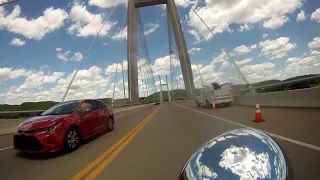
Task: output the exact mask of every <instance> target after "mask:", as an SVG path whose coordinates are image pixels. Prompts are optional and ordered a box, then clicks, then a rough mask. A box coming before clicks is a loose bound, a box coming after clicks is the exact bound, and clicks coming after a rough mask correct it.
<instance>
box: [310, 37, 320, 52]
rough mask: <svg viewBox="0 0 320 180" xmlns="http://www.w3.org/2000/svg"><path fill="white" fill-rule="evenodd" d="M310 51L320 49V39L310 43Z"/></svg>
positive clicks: (316, 38) (317, 38) (314, 39)
mask: <svg viewBox="0 0 320 180" xmlns="http://www.w3.org/2000/svg"><path fill="white" fill-rule="evenodd" d="M308 47H309V48H310V49H315V48H320V37H315V38H313V40H312V41H311V42H309V43H308Z"/></svg>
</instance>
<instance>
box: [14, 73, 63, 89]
mask: <svg viewBox="0 0 320 180" xmlns="http://www.w3.org/2000/svg"><path fill="white" fill-rule="evenodd" d="M63 75H64V73H63V72H54V73H53V74H52V75H45V73H44V72H42V71H39V72H34V73H32V74H30V75H29V76H28V77H27V78H26V80H25V81H24V83H23V84H22V85H21V86H20V87H19V88H20V89H27V88H36V87H39V86H42V85H43V84H46V83H54V82H56V81H57V80H58V79H60V78H61V77H62V76H63Z"/></svg>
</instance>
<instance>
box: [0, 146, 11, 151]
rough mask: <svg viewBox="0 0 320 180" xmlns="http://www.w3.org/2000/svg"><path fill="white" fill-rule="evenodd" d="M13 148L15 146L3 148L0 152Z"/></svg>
mask: <svg viewBox="0 0 320 180" xmlns="http://www.w3.org/2000/svg"><path fill="white" fill-rule="evenodd" d="M11 148H13V146H9V147H5V148H1V149H0V151H4V150H7V149H11Z"/></svg>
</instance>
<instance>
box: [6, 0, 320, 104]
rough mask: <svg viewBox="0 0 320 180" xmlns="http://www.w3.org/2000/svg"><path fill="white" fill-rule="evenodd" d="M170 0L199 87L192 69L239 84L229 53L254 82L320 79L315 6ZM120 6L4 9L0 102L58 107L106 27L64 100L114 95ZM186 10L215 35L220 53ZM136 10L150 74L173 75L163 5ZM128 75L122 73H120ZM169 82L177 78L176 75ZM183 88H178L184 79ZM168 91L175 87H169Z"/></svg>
mask: <svg viewBox="0 0 320 180" xmlns="http://www.w3.org/2000/svg"><path fill="white" fill-rule="evenodd" d="M4 1H6V0H0V2H4ZM175 2H176V4H177V7H178V11H179V14H180V16H181V20H182V26H183V31H184V36H185V38H186V42H187V48H188V50H189V55H190V59H191V62H192V64H193V65H192V69H193V75H194V81H195V85H196V87H200V86H201V80H200V77H199V73H198V70H197V68H196V64H198V65H199V68H200V72H201V75H202V76H203V79H204V81H205V83H211V82H213V81H217V82H221V83H222V82H232V83H243V80H242V79H241V78H240V76H239V74H238V73H237V71H236V70H235V68H234V67H233V65H231V63H230V59H229V58H228V56H227V53H229V55H230V56H231V57H232V59H231V60H233V61H236V62H237V64H238V65H239V66H240V69H241V71H242V72H243V73H244V74H245V75H246V77H247V79H248V81H249V82H250V83H254V82H258V81H262V80H267V79H286V78H288V77H292V76H296V75H304V74H311V73H319V72H320V58H319V56H317V55H319V54H320V38H319V37H320V34H319V29H320V2H319V1H316V0H285V1H281V2H279V1H276V0H259V1H258V0H236V1H223V0H206V1H200V0H188V2H189V3H190V6H188V5H187V4H185V2H184V0H175ZM117 4H118V0H89V1H80V0H76V1H64V0H55V1H53V0H51V1H37V2H35V1H27V0H21V1H18V2H16V3H11V4H8V5H5V6H1V7H0V49H1V55H0V59H1V60H0V103H9V104H19V103H21V102H24V101H41V100H54V101H60V100H61V98H62V95H63V92H64V91H65V88H66V86H67V84H68V82H69V80H70V78H71V75H72V73H73V71H74V70H75V69H76V67H77V65H78V63H79V60H81V58H82V57H83V54H84V53H85V51H86V49H87V48H88V46H89V44H90V43H91V41H92V39H93V37H94V35H95V34H96V32H97V30H98V29H99V28H100V27H101V25H102V24H103V23H104V22H106V25H105V27H104V28H103V30H102V32H101V35H100V36H99V37H98V39H97V41H96V42H95V44H94V45H93V47H92V49H91V51H90V52H89V54H88V56H87V57H86V59H85V60H84V63H83V64H82V65H81V68H80V69H81V70H80V71H79V76H77V78H76V80H75V82H74V85H73V86H72V89H71V91H70V92H69V94H68V98H67V99H79V98H101V97H111V96H112V89H113V84H112V83H113V81H114V74H115V67H116V64H115V63H121V62H122V61H124V60H126V59H127V57H126V56H127V53H126V43H127V42H126V30H123V19H124V14H125V11H126V5H125V1H123V3H122V4H120V5H119V6H118V7H117V8H116V9H115V11H114V13H113V14H112V15H111V17H110V19H109V20H107V17H108V14H110V12H111V11H112V9H113V8H114V7H115V5H117ZM191 7H192V8H194V9H195V10H196V11H197V12H198V14H199V15H200V16H201V17H202V18H203V19H204V21H205V22H206V23H207V24H208V25H209V27H210V28H212V31H213V32H214V34H215V36H216V37H218V38H219V40H220V41H221V42H222V44H223V48H224V49H225V50H224V51H223V50H222V48H221V46H220V45H219V43H218V42H217V39H216V38H213V37H212V36H211V34H210V33H209V32H208V30H207V29H206V28H205V26H204V25H203V24H202V23H201V21H200V20H199V19H198V17H196V16H195V14H194V13H193V12H192V11H191V9H190V8H191ZM140 13H141V18H142V24H143V26H145V27H144V30H145V35H146V40H147V45H148V50H149V54H150V61H151V65H152V69H153V71H154V74H155V75H161V76H162V78H164V75H166V74H168V75H169V63H170V61H169V59H170V58H169V56H168V52H169V50H168V49H169V45H168V30H167V17H166V10H165V8H164V6H154V7H145V8H140ZM122 30H123V34H124V36H123V37H122V39H121V38H120V34H121V31H122ZM124 65H125V67H126V63H124ZM119 67H120V66H119ZM124 72H125V75H126V72H127V71H126V68H125V70H124ZM142 72H143V71H142ZM139 73H140V71H139ZM171 75H172V78H173V79H174V81H175V82H176V81H178V78H177V77H176V76H178V74H175V73H173V74H171ZM180 76H181V75H180ZM120 78H121V73H118V74H117V82H116V93H115V97H116V98H123V86H122V80H121V79H120ZM140 79H141V78H140ZM175 79H177V80H175ZM156 81H157V80H156ZM180 81H181V82H180V86H181V87H183V82H182V78H180ZM125 82H126V83H127V78H125ZM147 84H148V83H146V81H145V80H144V79H143V78H142V80H140V81H139V85H140V86H139V88H140V89H139V90H140V96H143V95H144V89H146V88H147ZM156 84H157V85H158V84H159V82H156ZM148 85H149V86H148V89H149V90H147V91H148V92H149V93H150V92H151V91H152V88H151V87H150V83H149V84H148ZM170 88H173V89H175V88H177V87H176V85H175V83H174V84H173V85H172V87H171V84H170ZM126 90H127V85H126Z"/></svg>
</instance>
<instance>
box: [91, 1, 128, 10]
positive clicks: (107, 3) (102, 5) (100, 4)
mask: <svg viewBox="0 0 320 180" xmlns="http://www.w3.org/2000/svg"><path fill="white" fill-rule="evenodd" d="M126 3H127V1H121V4H126ZM88 4H89V5H90V6H97V7H100V8H111V7H114V6H116V5H118V4H119V0H89V2H88Z"/></svg>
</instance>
